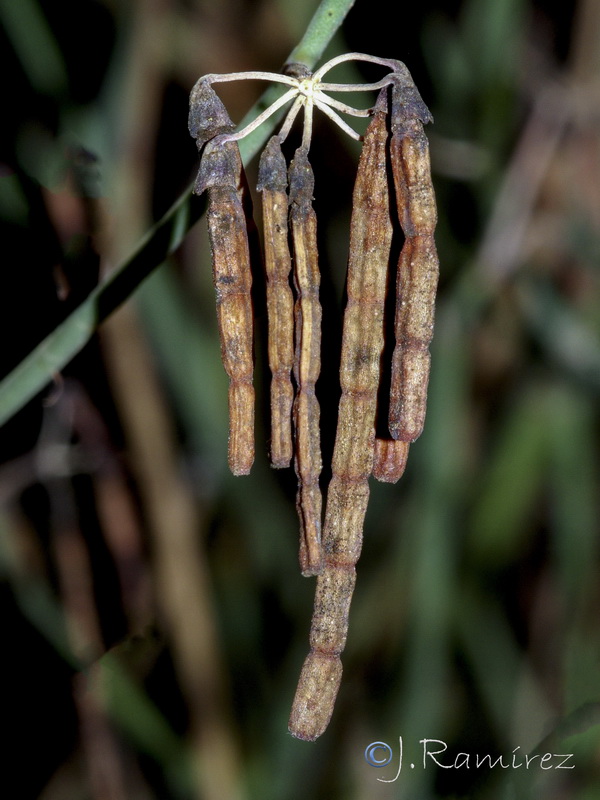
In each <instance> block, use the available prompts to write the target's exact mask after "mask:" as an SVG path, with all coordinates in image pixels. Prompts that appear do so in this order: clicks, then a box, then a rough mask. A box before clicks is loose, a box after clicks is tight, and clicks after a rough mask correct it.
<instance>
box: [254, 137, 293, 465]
mask: <svg viewBox="0 0 600 800" xmlns="http://www.w3.org/2000/svg"><path fill="white" fill-rule="evenodd" d="M257 189H258V191H259V192H261V194H262V209H263V229H264V255H265V272H266V276H267V319H268V337H269V344H268V349H269V368H270V370H271V376H272V377H271V465H272V466H273V467H276V468H282V467H289V465H290V463H291V461H292V456H293V453H294V450H293V440H292V404H293V402H294V387H293V386H292V378H291V373H292V369H293V366H294V297H293V294H292V289H291V287H290V273H291V269H292V259H291V256H290V248H289V245H288V196H287V165H286V163H285V158H284V156H283V153H282V152H281V144H280V143H279V139H278V137H277V136H273V137H271V139H270V140H269V142H268V144H267V146H266V147H265V149H264V151H263V154H262V156H261V159H260V164H259V168H258V186H257Z"/></svg>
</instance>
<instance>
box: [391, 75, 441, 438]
mask: <svg viewBox="0 0 600 800" xmlns="http://www.w3.org/2000/svg"><path fill="white" fill-rule="evenodd" d="M411 83H412V82H411ZM392 98H393V100H392V132H393V135H392V140H391V143H390V158H391V162H392V172H393V175H394V187H395V191H396V204H397V207H398V217H399V220H400V224H401V226H402V229H403V231H404V235H405V237H406V238H405V242H404V246H403V248H402V252H401V253H400V259H399V263H398V278H397V286H396V320H395V336H396V346H395V348H394V353H393V356H392V382H391V392H390V412H389V427H390V432H391V434H392V436H393V438H394V439H399V440H401V441H405V442H414V441H415V439H417V438H418V437H419V436H420V435H421V432H422V430H423V424H424V422H425V408H426V403H427V385H428V382H429V362H430V356H429V343H430V342H431V339H432V336H433V321H434V310H435V295H436V290H437V282H438V274H439V263H438V257H437V251H436V248H435V241H434V238H433V234H434V231H435V226H436V222H437V211H436V205H435V195H434V191H433V184H432V182H431V166H430V163H429V145H428V142H427V137H426V136H425V133H424V131H423V122H428V121H429V120H430V119H431V116H430V114H429V112H428V111H427V109H426V108H425V107H424V106H423V103H422V101H421V99H420V97H419V95H418V92H417V90H416V89H415V88H414V85H412V87H411V86H407V85H406V84H405V83H403V82H402V80H399V81H398V83H397V84H395V85H394V88H393V92H392Z"/></svg>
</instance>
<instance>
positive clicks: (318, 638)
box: [190, 53, 438, 740]
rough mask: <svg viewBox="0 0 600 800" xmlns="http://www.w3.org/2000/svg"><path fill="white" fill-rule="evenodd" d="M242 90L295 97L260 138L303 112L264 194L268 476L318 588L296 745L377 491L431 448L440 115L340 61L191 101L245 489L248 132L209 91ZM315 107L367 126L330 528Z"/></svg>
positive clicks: (262, 178)
mask: <svg viewBox="0 0 600 800" xmlns="http://www.w3.org/2000/svg"><path fill="white" fill-rule="evenodd" d="M343 60H362V61H371V62H374V63H376V64H379V65H382V66H384V67H387V68H388V70H389V72H388V73H387V74H386V76H385V77H384V78H383V79H382V80H380V81H378V82H377V83H372V84H359V85H356V84H332V83H324V82H323V81H322V77H323V75H324V74H325V72H327V71H328V70H329V69H331V68H332V67H333V66H335V64H337V63H339V62H340V61H343ZM246 77H251V78H260V79H266V80H275V81H278V82H280V83H285V84H287V85H288V86H290V87H291V88H290V89H288V91H287V92H286V93H285V94H284V95H283V97H282V98H280V99H279V100H278V101H276V103H274V104H273V106H271V107H270V108H269V109H267V111H265V112H263V114H262V115H261V116H260V117H259V118H258V119H257V121H255V123H253V124H252V126H249V127H255V126H256V125H257V124H261V123H262V122H263V121H264V120H265V119H266V118H267V117H268V116H269V115H270V114H271V113H274V111H276V110H277V109H279V108H281V107H282V106H283V105H284V103H285V102H289V101H292V100H293V104H292V106H291V109H290V111H289V113H288V116H287V117H286V119H285V121H284V123H283V126H282V128H281V130H280V132H279V134H277V135H275V136H273V137H272V138H271V139H270V140H269V142H268V144H267V145H266V147H265V150H264V152H263V154H262V157H261V160H260V165H259V183H258V187H257V188H258V191H259V192H260V194H261V196H262V206H263V221H264V222H263V224H264V262H265V263H264V269H265V273H266V281H267V283H266V286H267V312H268V331H269V334H268V335H269V341H268V351H269V366H270V369H271V373H272V381H271V463H272V465H273V466H274V467H278V468H281V467H287V466H289V465H290V464H291V461H292V459H293V460H294V466H295V470H296V474H297V477H298V494H297V508H298V516H299V520H300V532H301V535H300V566H301V570H302V573H303V574H304V575H316V576H317V586H316V596H315V604H314V611H313V618H312V624H311V630H310V652H309V654H308V656H307V658H306V660H305V662H304V665H303V667H302V671H301V674H300V679H299V682H298V688H297V690H296V695H295V698H294V702H293V706H292V712H291V715H290V722H289V730H290V732H291V733H292V734H293V735H294V736H296V737H297V738H300V739H305V740H314V739H316V738H317V737H318V736H320V735H321V734H322V733H323V731H324V730H325V729H326V727H327V725H328V723H329V720H330V718H331V714H332V712H333V707H334V703H335V699H336V696H337V692H338V689H339V685H340V681H341V675H342V665H341V660H340V655H341V653H342V651H343V649H344V646H345V642H346V636H347V631H348V614H349V608H350V602H351V599H352V593H353V590H354V583H355V579H356V573H355V565H356V562H357V561H358V558H359V556H360V551H361V547H362V531H363V523H364V518H365V514H366V510H367V503H368V499H369V477H370V476H371V475H373V476H374V477H375V478H376V479H378V480H381V481H385V482H392V483H393V482H396V481H397V480H399V478H400V477H401V475H402V473H403V471H404V467H405V465H406V459H407V456H408V448H409V444H410V442H413V441H414V440H415V439H416V438H417V437H418V436H419V435H420V433H421V431H422V429H423V423H424V419H425V406H426V397H427V383H428V378H429V360H430V357H429V349H428V348H429V343H430V341H431V337H432V334H433V315H434V304H435V293H436V288H437V280H438V259H437V253H436V249H435V243H434V238H433V234H434V229H435V225H436V219H437V214H436V206H435V197H434V192H433V186H432V182H431V172H430V164H429V150H428V143H427V138H426V136H425V134H424V132H423V124H424V123H427V122H429V121H430V120H431V116H430V114H429V111H428V110H427V108H426V106H425V105H424V103H423V101H422V100H421V97H420V95H419V93H418V91H417V89H416V87H415V85H414V83H413V81H412V78H411V76H410V73H409V72H408V70H407V69H406V67H405V66H404V64H402V63H401V62H399V61H395V60H391V59H380V58H376V57H373V56H367V55H364V54H360V53H351V54H348V55H346V56H340V57H338V58H336V59H332V61H330V62H328V63H327V64H325V65H324V66H323V67H321V68H320V69H319V70H317V71H316V72H315V73H314V74H312V75H311V74H310V73H309V72H308V71H307V70H306V68H303V67H298V66H297V65H296V67H295V68H294V67H292V68H291V69H289V70H288V74H287V75H282V76H278V75H272V74H271V73H241V74H235V75H226V76H219V75H208V76H205V77H204V78H201V79H200V80H199V81H198V83H197V84H196V86H195V87H194V89H193V91H192V94H191V98H190V132H191V134H192V135H193V136H194V137H195V138H196V140H197V143H198V149H199V150H200V153H201V164H200V171H199V175H198V180H197V182H196V187H195V191H196V192H197V193H199V194H200V193H202V192H203V191H205V190H206V191H207V192H208V228H209V235H210V243H211V249H212V255H213V276H214V284H215V290H216V295H217V315H218V322H219V332H220V337H221V352H222V358H223V364H224V367H225V370H226V372H227V375H228V376H229V379H230V387H229V418H230V430H229V465H230V468H231V470H232V471H233V473H234V474H236V475H242V474H247V473H248V472H249V471H250V468H251V466H252V462H253V459H254V434H253V427H254V391H253V386H252V368H253V338H252V328H253V324H252V304H251V299H250V290H251V285H252V274H251V265H250V256H249V252H250V250H249V246H248V238H247V217H248V214H251V206H250V203H249V200H248V190H247V187H246V184H245V179H244V175H243V170H242V163H241V158H240V154H239V149H238V145H237V140H238V139H240V138H241V137H242V136H244V135H246V133H248V132H249V128H247V129H244V130H243V131H240V132H239V133H234V132H233V131H234V125H233V123H232V122H231V120H230V119H229V117H228V115H227V112H226V110H225V108H224V106H223V104H222V103H221V101H220V100H219V98H218V97H217V95H216V94H215V92H214V90H213V89H212V84H213V83H215V82H218V81H222V80H236V79H239V78H246ZM350 90H352V91H363V90H364V91H378V97H377V101H376V103H375V105H374V106H373V107H372V108H369V109H354V108H352V107H350V106H347V105H345V104H343V103H341V102H339V101H337V100H334V99H333V98H331V97H329V96H328V95H327V94H325V92H334V93H335V92H342V91H350ZM315 106H316V107H317V108H319V109H321V110H322V111H324V112H325V113H326V114H327V115H328V116H329V117H330V118H331V119H333V121H334V122H336V123H337V124H338V125H339V126H340V127H342V129H343V130H344V131H345V132H346V133H349V134H350V135H352V136H353V137H354V138H356V139H358V138H360V137H359V136H358V134H356V133H355V131H354V130H353V129H352V128H351V127H350V126H349V125H347V123H346V122H344V120H343V119H342V118H340V116H339V114H338V113H337V112H338V111H341V112H344V113H347V114H351V115H353V116H368V117H370V118H371V121H370V123H369V126H368V128H367V130H366V133H365V135H364V137H363V148H362V153H361V156H360V160H359V164H358V171H357V176H356V182H355V186H354V193H353V200H352V218H351V228H350V250H349V261H348V274H347V282H346V291H347V304H346V308H345V312H344V322H343V335H342V352H341V361H340V385H341V397H340V401H339V408H338V419H337V430H336V437H335V445H334V451H333V457H332V465H331V472H332V477H331V481H330V484H329V487H328V490H327V499H326V505H325V515H324V521H323V522H322V499H321V490H320V486H319V476H320V473H321V466H322V460H321V449H320V429H319V418H320V410H319V402H318V400H317V395H316V391H315V387H316V383H317V380H318V377H319V373H320V366H321V357H320V352H321V316H322V309H321V305H320V302H319V284H320V275H319V266H318V254H317V239H316V217H315V212H314V210H313V207H312V197H313V190H314V176H313V172H312V169H311V166H310V163H309V160H308V152H309V145H310V137H311V132H312V111H313V107H315ZM301 108H303V109H304V131H303V137H302V144H301V146H300V147H299V148H298V149H297V150H296V153H295V155H294V157H293V159H292V161H291V163H290V165H289V168H288V165H287V163H286V161H285V157H284V155H283V152H282V147H281V145H282V142H283V140H284V139H285V137H286V136H287V134H288V133H289V130H290V129H291V126H292V123H293V121H294V119H295V117H296V115H297V113H298V111H299V110H300V109H301ZM390 186H393V188H394V191H393V192H392V193H391V192H390ZM395 215H397V218H398V222H399V226H398V224H397V223H395V220H394V217H395ZM399 228H400V229H401V230H399ZM398 235H400V236H402V237H403V244H402V247H401V251H400V258H399V262H398V267H397V278H396V302H395V319H394V346H393V354H392V358H391V364H388V365H386V364H384V363H383V353H384V344H385V330H386V321H385V310H386V293H387V291H388V286H389V283H390V281H389V273H390V267H393V266H394V265H390V260H391V254H392V252H397V249H396V250H395V249H394V247H393V244H394V237H395V236H398ZM292 285H293V289H292ZM386 370H388V371H389V372H390V373H391V388H390V393H389V399H388V401H389V417H388V424H387V432H386V434H385V435H383V436H382V435H376V417H377V411H378V408H377V406H378V400H379V399H380V398H379V394H380V385H381V381H382V375H383V374H384V372H385V371H386ZM380 428H381V426H379V429H380Z"/></svg>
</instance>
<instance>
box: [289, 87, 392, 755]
mask: <svg viewBox="0 0 600 800" xmlns="http://www.w3.org/2000/svg"><path fill="white" fill-rule="evenodd" d="M387 142H388V131H387V120H386V104H385V92H383V93H382V94H381V95H380V98H379V101H378V104H377V106H376V110H375V115H374V119H373V120H372V122H371V123H370V125H369V127H368V129H367V132H366V134H365V138H364V145H363V150H362V153H361V157H360V161H359V165H358V172H357V176H356V182H355V186H354V194H353V206H352V221H351V233H350V255H349V262H348V276H347V284H346V285H347V296H348V300H347V305H346V309H345V313H344V328H343V338H342V355H341V365H340V382H341V389H342V395H341V398H340V404H339V409H338V423H337V432H336V439H335V445H334V452H333V461H332V479H331V482H330V484H329V489H328V495H327V507H326V512H325V523H324V528H323V552H324V559H325V567H324V569H323V572H322V573H321V575H319V576H318V578H317V588H316V596H315V605H314V611H313V618H312V623H311V631H310V653H309V655H308V657H307V658H306V660H305V662H304V665H303V667H302V671H301V674H300V679H299V683H298V688H297V690H296V696H295V698H294V703H293V707H292V712H291V715H290V721H289V730H290V732H291V733H292V734H293V735H294V736H296V737H297V738H299V739H305V740H309V741H312V740H314V739H316V738H317V737H318V736H320V735H321V734H322V733H323V731H324V730H325V728H326V727H327V725H328V723H329V720H330V718H331V714H332V712H333V706H334V703H335V698H336V695H337V691H338V688H339V683H340V680H341V675H342V665H341V660H340V653H341V652H342V651H343V649H344V647H345V644H346V635H347V630H348V614H349V609H350V602H351V599H352V593H353V590H354V583H355V580H356V572H355V568H354V566H355V564H356V562H357V560H358V557H359V555H360V551H361V547H362V530H363V522H364V517H365V513H366V510H367V502H368V498H369V483H368V479H369V475H370V474H371V471H372V468H373V451H374V444H375V413H376V409H377V390H378V386H379V373H380V359H381V353H382V351H383V344H384V324H383V315H384V305H385V293H386V281H387V269H388V262H389V256H390V247H391V241H392V223H391V219H390V208H389V194H388V176H387V169H386V158H387V152H386V151H387Z"/></svg>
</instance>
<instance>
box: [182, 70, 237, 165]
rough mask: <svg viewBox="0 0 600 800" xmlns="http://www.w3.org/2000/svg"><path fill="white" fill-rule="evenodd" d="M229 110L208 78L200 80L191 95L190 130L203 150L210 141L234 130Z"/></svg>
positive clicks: (199, 147) (199, 148)
mask: <svg viewBox="0 0 600 800" xmlns="http://www.w3.org/2000/svg"><path fill="white" fill-rule="evenodd" d="M234 128H235V125H234V124H233V122H232V121H231V119H230V118H229V114H228V113H227V109H226V108H225V106H224V105H223V103H222V102H221V100H220V99H219V97H218V96H217V94H216V93H215V91H214V89H213V88H212V87H211V85H210V83H209V82H208V81H207V80H206V78H200V80H199V81H197V82H196V85H195V86H194V88H193V89H192V91H191V93H190V113H189V117H188V129H189V132H190V136H192V137H193V138H194V139H195V140H196V145H197V147H198V150H202V148H203V147H204V145H205V144H206V142H208V141H209V139H212V138H214V137H215V136H218V135H219V134H222V133H229V132H230V131H232V130H234Z"/></svg>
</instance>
